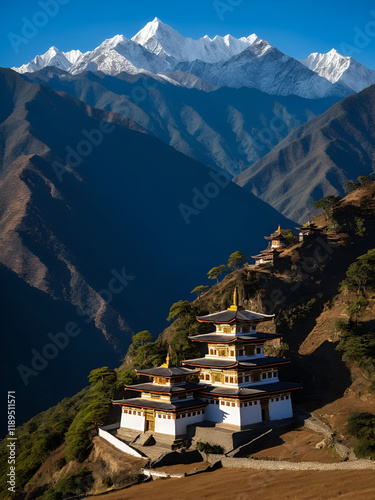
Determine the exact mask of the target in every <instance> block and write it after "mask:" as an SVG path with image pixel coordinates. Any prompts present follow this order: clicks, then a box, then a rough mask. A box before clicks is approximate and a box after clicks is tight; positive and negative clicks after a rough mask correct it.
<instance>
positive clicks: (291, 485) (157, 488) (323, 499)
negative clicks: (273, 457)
mask: <svg viewBox="0 0 375 500" xmlns="http://www.w3.org/2000/svg"><path fill="white" fill-rule="evenodd" d="M89 498H92V499H96V500H98V499H100V500H102V499H103V500H144V499H147V498H150V499H152V500H176V499H178V500H191V499H194V500H201V499H212V498H214V499H215V500H224V499H225V500H228V499H230V500H258V499H259V500H273V499H275V500H337V499H338V498H340V499H350V500H351V499H353V500H354V499H355V500H369V499H371V498H375V474H374V471H373V470H359V471H325V472H322V471H298V472H294V471H293V472H292V471H256V470H250V469H247V470H244V469H242V470H239V469H219V470H216V471H214V472H210V473H207V474H198V475H196V476H191V477H186V478H182V479H166V480H156V481H152V482H150V483H146V484H141V485H138V486H132V487H131V488H129V489H126V490H122V491H119V492H114V493H108V494H106V495H102V496H100V497H89Z"/></svg>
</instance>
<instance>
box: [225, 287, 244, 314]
mask: <svg viewBox="0 0 375 500" xmlns="http://www.w3.org/2000/svg"><path fill="white" fill-rule="evenodd" d="M228 310H229V311H239V310H243V307H242V306H239V305H238V292H237V287H236V288H235V289H234V292H233V304H232V305H231V306H230V307H229V308H228Z"/></svg>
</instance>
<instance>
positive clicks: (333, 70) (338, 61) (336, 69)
mask: <svg viewBox="0 0 375 500" xmlns="http://www.w3.org/2000/svg"><path fill="white" fill-rule="evenodd" d="M301 63H302V64H304V65H305V66H307V67H308V68H309V69H311V70H312V71H314V72H315V73H317V74H318V75H320V76H323V77H324V78H326V79H327V80H329V81H330V82H332V83H337V82H340V83H342V84H344V85H346V86H347V87H349V88H350V89H352V90H354V92H360V91H361V90H363V89H364V88H366V87H368V86H370V85H372V84H373V83H375V71H373V70H371V69H369V68H366V66H363V65H362V64H360V63H359V62H357V61H356V60H355V59H353V58H352V57H347V56H343V55H341V54H340V53H339V52H337V50H336V49H331V50H330V51H329V52H327V53H325V54H320V53H319V52H313V53H312V54H310V55H309V56H308V57H307V58H306V59H304V60H303V61H301Z"/></svg>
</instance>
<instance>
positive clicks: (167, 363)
mask: <svg viewBox="0 0 375 500" xmlns="http://www.w3.org/2000/svg"><path fill="white" fill-rule="evenodd" d="M169 363H170V356H169V348H168V353H167V357H166V359H165V363H163V364H162V365H161V366H162V367H163V368H169Z"/></svg>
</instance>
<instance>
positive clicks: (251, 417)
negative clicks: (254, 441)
mask: <svg viewBox="0 0 375 500" xmlns="http://www.w3.org/2000/svg"><path fill="white" fill-rule="evenodd" d="M242 404H244V403H242ZM248 404H249V403H248ZM240 410H241V426H242V427H244V426H245V425H250V424H256V423H258V422H261V421H262V409H261V406H260V404H259V403H257V404H255V402H252V404H251V406H242V407H241V409H240Z"/></svg>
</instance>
